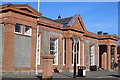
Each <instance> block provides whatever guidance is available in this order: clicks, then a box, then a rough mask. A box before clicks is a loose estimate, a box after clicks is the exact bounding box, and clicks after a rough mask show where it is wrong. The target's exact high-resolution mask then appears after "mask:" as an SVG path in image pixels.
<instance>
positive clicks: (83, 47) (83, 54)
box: [82, 43, 85, 66]
mask: <svg viewBox="0 0 120 80" xmlns="http://www.w3.org/2000/svg"><path fill="white" fill-rule="evenodd" d="M84 57H85V55H84V43H83V64H82V65H83V66H84V65H85V64H84Z"/></svg>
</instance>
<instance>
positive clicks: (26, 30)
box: [24, 26, 32, 35]
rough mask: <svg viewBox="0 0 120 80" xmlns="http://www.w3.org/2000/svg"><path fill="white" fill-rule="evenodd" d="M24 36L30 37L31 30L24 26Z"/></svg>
mask: <svg viewBox="0 0 120 80" xmlns="http://www.w3.org/2000/svg"><path fill="white" fill-rule="evenodd" d="M24 34H25V35H31V34H32V28H31V27H29V26H25V28H24Z"/></svg>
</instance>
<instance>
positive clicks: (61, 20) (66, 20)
mask: <svg viewBox="0 0 120 80" xmlns="http://www.w3.org/2000/svg"><path fill="white" fill-rule="evenodd" d="M72 18H73V17H66V18H61V19H56V20H54V21H55V22H58V23H61V24H63V26H62V27H63V28H65V27H66V26H67V25H68V23H69V22H70V21H71V19H72Z"/></svg>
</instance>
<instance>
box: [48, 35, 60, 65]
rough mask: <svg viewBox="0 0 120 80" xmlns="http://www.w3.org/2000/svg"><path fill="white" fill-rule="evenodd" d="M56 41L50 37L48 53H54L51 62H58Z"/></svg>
mask: <svg viewBox="0 0 120 80" xmlns="http://www.w3.org/2000/svg"><path fill="white" fill-rule="evenodd" d="M57 48H58V41H57V38H55V37H51V38H50V54H51V55H54V60H53V64H58V50H57Z"/></svg>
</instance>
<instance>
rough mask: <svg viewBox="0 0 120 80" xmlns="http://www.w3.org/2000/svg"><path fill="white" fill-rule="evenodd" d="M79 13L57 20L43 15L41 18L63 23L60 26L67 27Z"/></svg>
mask: <svg viewBox="0 0 120 80" xmlns="http://www.w3.org/2000/svg"><path fill="white" fill-rule="evenodd" d="M78 15H79V14H76V15H75V16H72V17H66V18H60V19H56V20H53V19H50V18H47V17H44V16H41V18H43V19H46V20H50V21H53V22H57V23H60V24H63V26H60V27H63V28H66V27H67V26H71V24H72V23H73V21H74V20H75V19H76V17H77V16H78Z"/></svg>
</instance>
